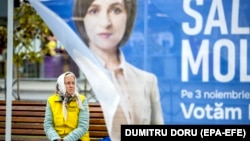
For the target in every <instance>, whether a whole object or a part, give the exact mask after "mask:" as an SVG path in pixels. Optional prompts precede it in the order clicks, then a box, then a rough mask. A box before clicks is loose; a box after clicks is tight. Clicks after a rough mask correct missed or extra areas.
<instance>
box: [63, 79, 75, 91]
mask: <svg viewBox="0 0 250 141" xmlns="http://www.w3.org/2000/svg"><path fill="white" fill-rule="evenodd" d="M64 84H65V87H66V92H67V94H69V95H72V94H74V92H75V78H74V76H66V77H65V78H64Z"/></svg>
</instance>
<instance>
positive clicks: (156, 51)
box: [42, 0, 250, 124]
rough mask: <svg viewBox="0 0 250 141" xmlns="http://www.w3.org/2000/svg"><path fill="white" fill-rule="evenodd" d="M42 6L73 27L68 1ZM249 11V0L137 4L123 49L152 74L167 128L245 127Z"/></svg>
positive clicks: (249, 97)
mask: <svg viewBox="0 0 250 141" xmlns="http://www.w3.org/2000/svg"><path fill="white" fill-rule="evenodd" d="M42 2H43V3H44V4H45V5H46V6H48V7H49V8H50V9H52V10H53V11H55V12H56V13H57V14H58V15H60V16H61V17H62V18H63V19H64V20H65V21H66V22H67V23H68V24H69V25H70V26H71V27H72V28H73V29H74V25H73V23H72V20H70V19H71V17H72V7H73V0H63V1H62V0H60V1H59V0H49V1H48V0H46V1H42ZM249 12H250V4H249V1H248V0H175V1H173V0H138V14H137V18H136V23H135V27H134V30H133V33H132V35H131V37H130V39H129V41H128V42H127V44H126V45H124V47H123V48H122V50H123V51H124V54H125V56H126V58H127V60H128V61H129V62H131V63H132V64H134V65H136V66H137V67H139V68H142V69H144V70H147V71H150V72H153V73H154V74H156V75H157V77H158V81H159V88H160V94H161V102H162V109H163V113H164V121H165V123H166V124H249V123H250V86H249V85H250V69H249V67H248V66H249V64H250V61H248V60H249V58H250V56H249V53H250V49H249V47H250V45H249V43H250V40H249V39H250V36H249V35H250V15H249ZM51 20H53V19H51Z"/></svg>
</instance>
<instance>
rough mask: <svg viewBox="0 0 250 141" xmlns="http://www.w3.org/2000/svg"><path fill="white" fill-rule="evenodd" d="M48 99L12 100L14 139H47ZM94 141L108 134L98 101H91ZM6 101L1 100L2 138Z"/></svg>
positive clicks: (91, 123) (91, 129) (3, 134)
mask: <svg viewBox="0 0 250 141" xmlns="http://www.w3.org/2000/svg"><path fill="white" fill-rule="evenodd" d="M45 107H46V101H23V100H19V101H12V124H11V126H12V129H11V135H12V138H13V139H12V140H19V139H21V138H30V139H34V138H37V140H38V138H39V139H41V140H46V139H47V138H46V136H45V133H44V130H43V122H44V115H45ZM89 110H90V127H89V134H90V138H91V140H92V141H97V140H100V139H101V138H103V137H105V136H108V132H107V129H106V125H105V120H104V116H103V113H102V109H101V107H100V105H99V103H97V102H90V103H89ZM5 114H6V101H4V100H0V140H1V139H3V138H4V136H5V120H6V116H5Z"/></svg>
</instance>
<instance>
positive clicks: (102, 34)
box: [98, 33, 112, 38]
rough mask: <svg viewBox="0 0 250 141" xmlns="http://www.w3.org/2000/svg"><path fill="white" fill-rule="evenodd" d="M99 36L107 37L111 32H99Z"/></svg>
mask: <svg viewBox="0 0 250 141" xmlns="http://www.w3.org/2000/svg"><path fill="white" fill-rule="evenodd" d="M98 35H99V36H100V37H102V38H108V37H110V36H111V35H112V34H111V33H99V34H98Z"/></svg>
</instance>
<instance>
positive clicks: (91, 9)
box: [88, 7, 98, 15]
mask: <svg viewBox="0 0 250 141" xmlns="http://www.w3.org/2000/svg"><path fill="white" fill-rule="evenodd" d="M97 12H98V8H96V7H95V8H90V9H89V10H88V14H90V15H95V14H96V13H97Z"/></svg>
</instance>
